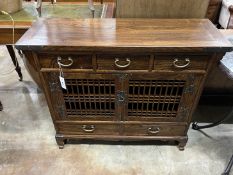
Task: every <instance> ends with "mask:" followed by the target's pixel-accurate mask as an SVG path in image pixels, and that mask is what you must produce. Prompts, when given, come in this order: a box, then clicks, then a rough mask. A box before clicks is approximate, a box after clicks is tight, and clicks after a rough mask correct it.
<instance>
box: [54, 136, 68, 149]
mask: <svg viewBox="0 0 233 175" xmlns="http://www.w3.org/2000/svg"><path fill="white" fill-rule="evenodd" d="M55 138H56V141H57V145H58V147H59V149H63V148H64V146H65V142H66V139H65V138H64V137H63V136H62V135H58V134H57V135H56V136H55Z"/></svg>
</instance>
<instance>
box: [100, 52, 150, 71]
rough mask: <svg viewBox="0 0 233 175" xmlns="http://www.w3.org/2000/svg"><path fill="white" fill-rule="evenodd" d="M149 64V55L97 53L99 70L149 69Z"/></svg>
mask: <svg viewBox="0 0 233 175" xmlns="http://www.w3.org/2000/svg"><path fill="white" fill-rule="evenodd" d="M151 64H152V63H151ZM149 65H150V55H97V67H98V69H99V70H149ZM151 66H152V65H151Z"/></svg>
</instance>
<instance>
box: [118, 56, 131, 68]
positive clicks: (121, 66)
mask: <svg viewBox="0 0 233 175" xmlns="http://www.w3.org/2000/svg"><path fill="white" fill-rule="evenodd" d="M119 61H120V60H119V58H115V65H116V67H119V68H126V67H129V65H130V63H131V61H130V59H129V58H126V61H127V62H128V63H127V64H125V65H120V64H118V62H119Z"/></svg>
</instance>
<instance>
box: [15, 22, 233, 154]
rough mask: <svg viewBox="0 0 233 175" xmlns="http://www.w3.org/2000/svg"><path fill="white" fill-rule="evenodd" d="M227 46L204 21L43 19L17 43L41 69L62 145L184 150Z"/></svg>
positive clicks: (45, 90)
mask: <svg viewBox="0 0 233 175" xmlns="http://www.w3.org/2000/svg"><path fill="white" fill-rule="evenodd" d="M177 21H178V22H177ZM63 23H64V24H63ZM177 23H178V24H177ZM61 24H63V25H64V26H66V27H65V29H66V30H64V31H61V33H60V30H56V29H54V28H56V27H59V25H61ZM76 24H78V25H76ZM193 24H196V25H194V26H196V27H195V28H193V26H192V27H190V25H193ZM197 24H198V25H197ZM73 25H74V26H75V27H76V30H77V31H76V30H75V29H73ZM43 26H44V27H43ZM142 26H143V27H142ZM161 26H163V27H161ZM179 26H182V28H179ZM197 26H198V27H197ZM45 28H49V29H50V30H53V29H54V31H55V32H52V33H51V34H52V36H49V35H48V34H47V33H48V32H49V31H47V29H45ZM84 28H85V30H84ZM170 28H172V30H169V29H170ZM207 29H208V30H207ZM61 30H63V29H61ZM210 31H212V32H210ZM62 32H64V33H62ZM170 32H173V34H172V35H171V34H170ZM33 34H37V35H35V36H34V35H33ZM55 34H56V35H55ZM53 35H54V36H53ZM29 36H33V37H32V38H31V41H28V40H27V37H29ZM71 36H72V37H73V40H69V41H68V40H67V39H66V38H68V39H69V38H72V37H71ZM169 36H170V39H169ZM214 38H216V40H215V39H214ZM36 41H37V45H33V44H32V43H34V42H36ZM62 41H64V42H62ZM230 47H231V46H230V43H228V42H227V41H226V40H225V39H224V38H222V36H221V35H220V34H219V33H218V31H217V30H215V29H214V27H213V26H212V24H211V23H210V22H209V21H208V20H140V19H134V20H125V19H120V20H117V19H108V20H107V19H105V20H77V21H76V20H70V21H69V22H68V23H67V21H65V20H60V21H58V20H56V19H53V20H42V21H39V22H37V23H36V24H35V25H34V26H33V27H32V29H30V30H29V31H28V32H27V33H26V34H25V35H24V36H23V38H21V40H20V41H19V42H18V43H17V48H19V49H22V50H23V52H24V53H25V55H32V57H29V58H27V59H33V60H34V61H35V63H36V65H37V66H36V67H37V69H38V71H40V78H41V80H42V83H43V88H44V92H45V94H46V99H47V102H48V105H49V109H50V112H51V116H52V119H53V122H54V125H55V129H56V132H57V134H56V139H57V143H58V145H59V147H60V148H63V146H64V143H66V141H67V140H69V139H104V140H163V141H164V140H165V141H166V140H174V141H178V146H179V149H180V150H183V149H184V146H185V144H186V142H187V131H188V127H189V124H190V122H191V118H192V113H193V111H194V109H195V106H196V104H197V101H198V99H199V96H200V93H201V91H202V87H203V83H204V81H205V78H206V75H207V74H208V72H209V70H210V69H211V66H212V64H213V62H216V60H218V59H220V58H221V56H222V55H223V54H224V52H225V51H227V50H229V49H230ZM29 53H30V54H29ZM59 65H60V67H59ZM59 76H63V77H64V79H65V85H66V88H62V86H61V82H60V79H59Z"/></svg>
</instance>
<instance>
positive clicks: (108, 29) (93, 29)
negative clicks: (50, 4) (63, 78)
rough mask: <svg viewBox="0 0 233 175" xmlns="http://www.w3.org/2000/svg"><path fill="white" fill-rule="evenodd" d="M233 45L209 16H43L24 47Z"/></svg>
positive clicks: (139, 48)
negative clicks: (183, 17)
mask: <svg viewBox="0 0 233 175" xmlns="http://www.w3.org/2000/svg"><path fill="white" fill-rule="evenodd" d="M231 47H232V45H231V44H230V43H229V41H227V40H226V39H225V38H224V37H223V36H222V35H221V33H220V32H219V31H218V30H217V29H216V28H215V26H214V25H213V24H212V23H211V22H210V21H209V20H208V19H77V20H73V19H40V20H38V21H37V22H36V23H35V24H33V26H32V28H31V29H30V30H28V31H27V32H26V33H25V34H24V35H23V37H22V38H21V39H20V40H19V41H18V42H17V48H18V49H22V50H37V51H38V50H43V51H46V50H54V49H56V51H59V50H60V51H122V52H123V51H134V52H140V51H142V50H143V51H144V52H145V51H147V52H157V51H159V52H168V51H170V52H173V51H174V52H181V51H185V52H186V51H199V52H200V51H204V52H224V51H228V50H230V48H231Z"/></svg>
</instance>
